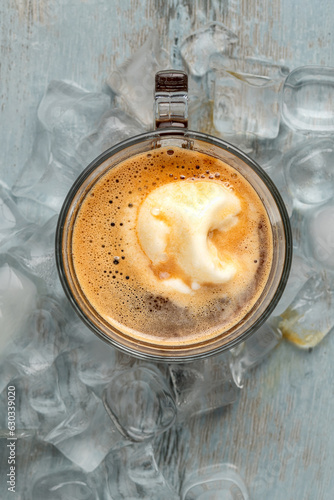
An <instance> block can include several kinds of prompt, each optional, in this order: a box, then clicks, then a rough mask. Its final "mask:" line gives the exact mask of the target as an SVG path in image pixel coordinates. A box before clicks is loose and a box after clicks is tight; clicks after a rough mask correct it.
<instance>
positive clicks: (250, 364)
mask: <svg viewBox="0 0 334 500" xmlns="http://www.w3.org/2000/svg"><path fill="white" fill-rule="evenodd" d="M281 340H282V334H281V332H280V331H279V330H278V329H277V328H274V327H273V326H271V325H270V323H269V322H266V323H265V324H264V325H262V326H260V328H259V329H258V330H257V331H256V332H255V333H253V334H252V335H251V336H250V337H249V338H248V339H246V340H245V341H244V342H242V343H241V344H239V345H238V346H237V347H235V348H233V349H232V350H231V354H232V358H231V362H230V366H231V371H232V373H233V378H234V380H235V381H236V383H237V384H238V386H239V387H242V386H243V381H244V377H245V375H246V374H247V372H248V371H249V370H251V369H252V368H254V367H255V366H257V365H258V364H260V363H261V362H262V361H263V360H264V359H266V358H267V357H268V355H269V354H270V353H271V351H272V350H273V349H274V348H275V347H277V346H278V344H279V343H280V342H281Z"/></svg>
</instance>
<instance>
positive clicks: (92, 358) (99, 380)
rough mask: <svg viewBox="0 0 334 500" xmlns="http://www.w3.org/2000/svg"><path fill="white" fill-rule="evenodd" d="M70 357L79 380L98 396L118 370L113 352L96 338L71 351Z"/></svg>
mask: <svg viewBox="0 0 334 500" xmlns="http://www.w3.org/2000/svg"><path fill="white" fill-rule="evenodd" d="M71 356H72V359H73V361H74V363H75V366H76V370H77V373H78V376H79V378H80V380H81V381H82V382H83V383H84V384H86V385H88V386H89V387H92V388H93V389H94V390H95V391H98V393H99V394H101V392H102V391H103V389H104V387H105V386H106V384H107V383H108V382H110V380H111V379H112V377H113V376H114V375H115V372H116V370H117V369H118V366H117V362H116V353H115V350H114V349H113V348H112V347H111V346H107V345H106V344H105V343H104V342H102V341H101V340H99V339H97V338H96V339H94V338H92V340H91V342H88V343H87V344H85V345H83V346H81V347H78V348H77V349H75V350H73V351H72V352H71Z"/></svg>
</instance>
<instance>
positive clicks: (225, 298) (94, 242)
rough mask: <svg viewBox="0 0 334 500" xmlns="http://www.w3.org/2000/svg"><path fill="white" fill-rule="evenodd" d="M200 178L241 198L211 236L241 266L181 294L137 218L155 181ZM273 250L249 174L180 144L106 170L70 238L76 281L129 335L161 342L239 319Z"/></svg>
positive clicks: (195, 337) (194, 337)
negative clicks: (143, 243) (231, 218)
mask: <svg viewBox="0 0 334 500" xmlns="http://www.w3.org/2000/svg"><path fill="white" fill-rule="evenodd" d="M203 179H205V180H207V181H210V182H215V183H224V185H225V186H227V187H229V189H231V190H233V191H234V192H235V193H236V194H237V196H238V198H239V199H240V201H241V212H240V214H239V215H238V223H237V224H236V225H235V226H233V227H232V228H231V229H230V230H229V231H228V233H224V234H222V233H221V232H220V231H214V232H213V234H211V235H210V238H211V241H212V243H213V244H214V245H215V246H216V247H217V248H218V252H220V253H221V255H224V257H225V258H226V256H229V258H232V259H233V256H235V257H236V258H237V260H238V262H239V263H240V264H239V265H240V268H239V270H238V273H237V274H236V276H235V277H234V278H233V279H232V280H230V281H229V282H228V283H225V284H220V285H210V284H207V285H203V286H201V287H200V289H199V290H196V291H194V292H193V293H191V294H184V293H181V292H178V291H176V290H173V289H168V288H167V287H166V286H165V284H164V283H163V280H161V279H159V273H157V270H156V269H152V267H151V262H150V261H149V259H148V258H147V257H146V255H145V254H144V252H143V251H142V249H141V247H140V244H139V241H138V236H137V232H136V223H137V216H138V210H139V207H140V205H141V203H142V202H143V200H144V199H145V197H146V196H147V194H148V193H150V192H151V191H152V190H154V189H156V188H157V187H158V186H161V185H163V184H166V183H170V182H176V181H180V180H183V181H184V182H196V181H198V180H203ZM227 234H228V238H227ZM272 252H273V245H272V233H271V229H270V223H269V219H268V216H267V213H266V210H265V208H264V206H263V204H262V202H261V200H260V198H259V197H258V195H257V193H256V192H255V190H254V189H253V188H252V187H251V186H250V184H249V183H248V182H247V181H246V179H245V178H244V177H243V176H242V175H241V174H240V173H238V172H237V171H236V170H235V169H233V168H232V167H230V166H229V165H227V164H225V163H224V162H222V161H221V160H218V159H216V158H213V157H210V156H208V155H205V154H203V153H199V152H195V151H189V150H185V149H181V148H177V147H173V148H172V149H167V148H161V149H157V150H154V151H152V152H150V153H142V154H139V155H137V156H134V157H132V158H131V159H129V160H126V161H124V162H122V163H120V164H119V165H117V166H116V167H114V168H113V169H110V170H109V171H108V172H107V173H106V174H105V175H104V176H103V177H102V178H101V179H100V180H99V181H98V182H97V183H96V185H95V186H94V187H93V188H92V189H91V191H90V192H89V194H88V195H87V197H86V199H85V200H84V202H83V204H82V206H81V208H80V210H79V212H78V216H77V219H76V222H75V226H74V230H73V240H72V253H73V262H74V267H75V272H76V274H77V278H78V281H79V283H80V285H81V287H82V290H83V292H84V294H85V296H86V297H87V299H88V301H89V302H90V304H91V305H92V306H93V308H94V309H95V310H96V311H97V312H98V313H99V314H100V316H102V317H103V318H104V320H105V321H107V322H108V323H110V325H112V326H115V327H116V328H118V329H120V330H121V331H123V332H124V333H126V334H129V335H131V336H132V337H134V338H137V339H139V340H144V341H147V342H157V343H158V344H164V345H175V344H183V345H184V344H192V343H196V342H199V341H201V340H204V339H207V338H211V337H214V336H215V335H217V333H222V332H223V331H227V330H229V329H230V328H231V327H232V326H234V325H235V324H237V323H238V322H239V321H240V320H241V319H242V318H243V317H244V316H245V315H246V314H247V313H248V312H249V311H250V309H251V308H252V307H253V305H254V304H255V303H256V301H257V300H258V298H259V297H260V295H261V292H262V291H263V288H264V286H265V284H266V282H267V279H268V275H269V272H270V268H271V262H272ZM170 272H171V273H173V272H174V271H173V269H170Z"/></svg>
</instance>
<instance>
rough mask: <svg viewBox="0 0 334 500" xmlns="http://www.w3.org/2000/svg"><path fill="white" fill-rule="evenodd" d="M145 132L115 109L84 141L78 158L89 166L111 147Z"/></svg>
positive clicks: (132, 120)
mask: <svg viewBox="0 0 334 500" xmlns="http://www.w3.org/2000/svg"><path fill="white" fill-rule="evenodd" d="M152 92H153V90H152ZM143 132H145V128H144V127H143V125H142V124H141V123H140V122H138V121H137V120H136V119H135V118H133V117H131V116H129V115H128V114H126V113H125V112H124V111H122V110H121V109H118V108H113V109H111V110H110V111H107V112H106V113H104V115H103V116H102V118H101V120H100V121H99V123H98V124H97V126H96V129H95V130H94V131H93V133H92V134H90V135H89V136H88V137H85V138H84V139H83V140H82V142H81V143H80V145H79V147H78V156H79V157H80V158H81V159H82V162H83V164H86V165H88V164H89V163H90V162H91V161H92V160H93V159H94V158H96V157H97V156H99V155H100V154H101V153H103V152H104V151H106V150H107V149H109V148H111V146H114V145H115V144H118V143H119V142H121V141H123V140H125V139H129V138H130V137H134V136H136V135H138V134H141V133H143Z"/></svg>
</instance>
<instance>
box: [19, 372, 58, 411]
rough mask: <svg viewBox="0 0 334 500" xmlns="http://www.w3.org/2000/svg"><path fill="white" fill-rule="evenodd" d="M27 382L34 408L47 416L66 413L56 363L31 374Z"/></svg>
mask: <svg viewBox="0 0 334 500" xmlns="http://www.w3.org/2000/svg"><path fill="white" fill-rule="evenodd" d="M27 382H28V399H29V403H30V406H31V407H32V408H33V409H34V410H36V411H37V412H38V413H41V414H43V415H45V416H46V417H53V416H55V415H58V414H63V415H64V414H65V411H66V407H65V404H64V402H63V400H62V398H61V395H60V391H59V385H58V372H57V370H56V367H55V366H54V365H52V366H51V367H50V368H48V369H46V370H45V371H42V372H38V373H37V374H34V375H31V376H30V377H29V378H28V379H27Z"/></svg>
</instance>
